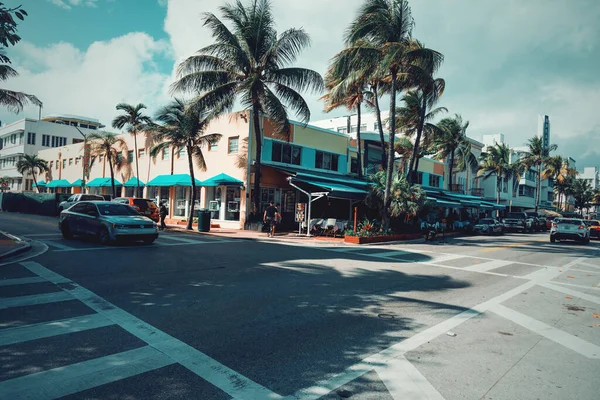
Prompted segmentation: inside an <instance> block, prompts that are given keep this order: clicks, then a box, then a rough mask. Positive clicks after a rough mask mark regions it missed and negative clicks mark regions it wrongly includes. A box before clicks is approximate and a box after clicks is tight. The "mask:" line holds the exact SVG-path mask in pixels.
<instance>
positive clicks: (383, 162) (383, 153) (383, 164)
mask: <svg viewBox="0 0 600 400" xmlns="http://www.w3.org/2000/svg"><path fill="white" fill-rule="evenodd" d="M372 88H373V101H374V102H375V116H376V117H377V127H378V128H379V129H377V130H378V131H379V142H380V143H381V168H383V169H386V168H387V165H386V164H387V153H386V149H385V136H384V134H383V125H382V124H381V110H380V109H379V94H378V93H377V83H375V84H374V85H373V86H372ZM359 125H360V124H359Z"/></svg>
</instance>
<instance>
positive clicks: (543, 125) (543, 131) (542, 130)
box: [537, 115, 550, 150]
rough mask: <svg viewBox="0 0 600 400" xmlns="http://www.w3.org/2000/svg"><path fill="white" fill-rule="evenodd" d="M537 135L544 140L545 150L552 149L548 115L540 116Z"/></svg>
mask: <svg viewBox="0 0 600 400" xmlns="http://www.w3.org/2000/svg"><path fill="white" fill-rule="evenodd" d="M537 135H538V136H539V137H541V138H542V145H543V146H544V149H546V150H548V149H549V148H550V117H548V116H547V115H538V129H537Z"/></svg>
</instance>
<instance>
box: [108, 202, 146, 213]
mask: <svg viewBox="0 0 600 400" xmlns="http://www.w3.org/2000/svg"><path fill="white" fill-rule="evenodd" d="M98 210H99V211H100V215H140V214H139V213H138V212H137V211H135V210H134V209H133V208H131V207H129V206H126V205H124V204H116V203H115V204H98Z"/></svg>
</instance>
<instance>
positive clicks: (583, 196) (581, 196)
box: [572, 179, 594, 213]
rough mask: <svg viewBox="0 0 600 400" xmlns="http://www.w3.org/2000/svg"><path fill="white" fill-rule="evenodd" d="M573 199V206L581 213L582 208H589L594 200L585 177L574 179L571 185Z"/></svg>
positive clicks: (590, 187)
mask: <svg viewBox="0 0 600 400" xmlns="http://www.w3.org/2000/svg"><path fill="white" fill-rule="evenodd" d="M572 192H573V200H575V208H576V209H578V210H579V212H580V213H583V209H584V208H585V209H589V208H590V206H591V204H592V201H593V200H594V192H593V190H592V186H591V185H590V183H589V182H588V181H587V180H585V179H575V181H574V182H573V187H572Z"/></svg>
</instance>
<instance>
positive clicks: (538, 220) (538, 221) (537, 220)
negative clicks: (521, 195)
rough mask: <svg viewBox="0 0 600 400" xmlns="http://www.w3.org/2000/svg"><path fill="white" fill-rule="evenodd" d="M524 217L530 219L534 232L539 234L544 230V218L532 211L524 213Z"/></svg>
mask: <svg viewBox="0 0 600 400" xmlns="http://www.w3.org/2000/svg"><path fill="white" fill-rule="evenodd" d="M525 215H527V216H528V217H529V218H531V220H532V227H533V230H534V231H536V232H540V231H545V230H546V217H544V216H543V215H541V214H540V213H538V212H534V211H526V212H525Z"/></svg>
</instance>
